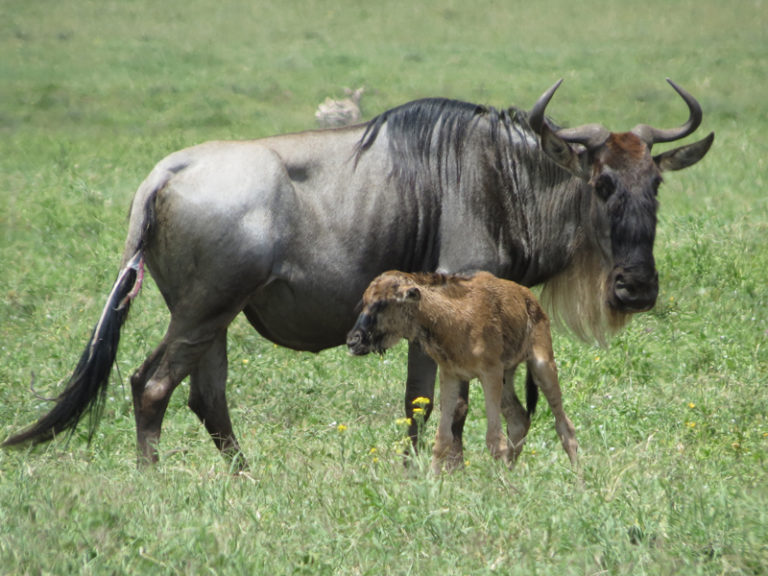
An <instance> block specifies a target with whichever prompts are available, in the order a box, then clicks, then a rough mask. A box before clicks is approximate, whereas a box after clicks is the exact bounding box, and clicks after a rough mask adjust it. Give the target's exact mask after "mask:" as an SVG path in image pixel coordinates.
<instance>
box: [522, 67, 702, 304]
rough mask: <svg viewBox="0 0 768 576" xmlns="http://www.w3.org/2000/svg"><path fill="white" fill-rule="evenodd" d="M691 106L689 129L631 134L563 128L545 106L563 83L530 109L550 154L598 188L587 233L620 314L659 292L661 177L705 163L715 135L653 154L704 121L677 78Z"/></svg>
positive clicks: (609, 295) (531, 120) (651, 301)
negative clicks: (655, 148)
mask: <svg viewBox="0 0 768 576" xmlns="http://www.w3.org/2000/svg"><path fill="white" fill-rule="evenodd" d="M667 81H668V82H669V83H670V85H671V86H672V88H674V89H675V90H676V91H677V93H678V94H679V95H680V96H681V97H682V98H683V100H684V101H685V103H686V104H687V105H688V109H689V118H688V120H687V121H686V122H685V124H683V125H682V126H680V127H678V128H673V129H658V128H653V127H651V126H648V125H646V124H640V125H638V126H636V127H635V128H633V129H632V130H631V131H630V132H624V133H614V132H610V131H609V130H607V129H606V128H604V127H603V126H601V125H599V124H588V125H585V126H579V127H575V128H567V129H558V128H556V127H554V126H553V125H552V124H551V123H550V122H549V121H548V120H547V119H545V117H544V110H545V109H546V107H547V104H548V103H549V101H550V99H551V98H552V96H553V95H554V93H555V90H557V88H558V86H560V83H561V82H562V80H560V81H559V82H557V83H556V84H555V85H554V86H552V88H550V89H549V90H548V91H547V92H545V93H544V94H543V95H542V96H541V98H539V100H538V101H537V102H536V104H535V105H534V107H533V109H532V110H531V111H530V113H529V117H528V119H529V124H530V126H531V128H532V129H533V130H534V132H536V133H537V134H538V135H539V137H540V138H541V147H542V150H543V152H544V153H545V154H546V155H547V156H548V157H549V158H550V159H551V160H553V161H554V162H555V163H556V164H558V165H559V166H561V167H563V168H565V169H566V170H568V171H569V172H570V173H571V174H573V175H574V176H576V177H578V178H580V179H581V180H583V181H584V182H586V183H587V184H588V185H589V186H590V187H591V189H592V191H593V194H592V201H591V207H590V210H591V214H590V219H591V226H592V230H591V231H588V234H591V235H592V239H593V241H594V243H595V244H597V246H598V247H599V249H600V251H601V253H602V256H603V261H604V266H605V267H606V268H607V270H606V272H607V274H606V286H605V296H604V298H605V301H606V303H607V304H608V306H609V307H610V308H611V309H613V310H614V311H615V312H618V313H622V314H631V313H634V312H642V311H645V310H649V309H650V308H652V307H653V306H654V304H655V303H656V297H657V296H658V291H659V282H658V273H657V271H656V267H655V262H654V258H653V243H654V238H655V236H656V211H657V207H658V201H657V198H656V195H657V191H658V188H659V185H660V184H661V182H662V177H661V174H662V172H665V171H670V170H681V169H683V168H687V167H688V166H691V165H693V164H695V163H696V162H698V161H699V160H701V159H702V158H703V157H704V155H705V154H706V153H707V151H708V150H709V147H710V146H711V144H712V141H713V139H714V133H711V134H709V135H708V136H707V137H706V138H704V139H703V140H700V141H698V142H695V143H693V144H689V145H686V146H681V147H679V148H675V149H673V150H668V151H666V152H663V153H661V154H658V155H655V156H654V155H652V154H651V149H652V147H653V145H654V144H656V143H661V142H672V141H674V140H679V139H681V138H684V137H685V136H688V135H689V134H691V133H692V132H694V131H695V130H696V128H698V126H699V124H700V123H701V118H702V111H701V106H700V105H699V103H698V102H697V101H696V100H695V99H694V98H693V96H691V95H690V94H689V93H688V92H686V91H685V90H683V89H682V88H680V87H679V86H678V85H677V84H675V83H674V82H672V81H671V80H669V79H668V80H667Z"/></svg>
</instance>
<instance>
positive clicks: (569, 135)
mask: <svg viewBox="0 0 768 576" xmlns="http://www.w3.org/2000/svg"><path fill="white" fill-rule="evenodd" d="M562 83H563V79H562V78H560V80H558V81H557V82H555V84H554V85H553V86H552V87H551V88H550V89H549V90H547V91H546V92H544V94H542V95H541V97H540V98H539V99H538V100H537V101H536V104H534V105H533V108H531V111H530V112H529V113H528V124H529V125H530V126H531V128H532V129H533V131H534V132H536V134H541V131H542V129H543V128H544V110H546V108H547V104H549V101H550V100H551V99H552V96H554V94H555V90H557V89H558V88H559V87H560V84H562ZM555 134H557V135H558V136H559V137H560V138H562V139H563V140H565V141H566V142H574V143H577V144H583V145H584V146H586V147H587V148H597V147H598V146H601V145H602V144H604V143H605V141H606V140H607V139H608V136H610V134H611V133H610V132H609V131H608V130H607V129H605V128H603V127H602V126H601V125H600V124H587V125H585V126H577V127H575V128H565V129H562V130H557V131H556V132H555Z"/></svg>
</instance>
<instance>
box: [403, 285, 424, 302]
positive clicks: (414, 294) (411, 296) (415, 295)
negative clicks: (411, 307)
mask: <svg viewBox="0 0 768 576" xmlns="http://www.w3.org/2000/svg"><path fill="white" fill-rule="evenodd" d="M399 300H400V302H418V301H419V300H421V292H420V291H419V289H418V288H417V287H416V286H411V287H410V288H408V289H407V290H405V291H403V292H400V298H399Z"/></svg>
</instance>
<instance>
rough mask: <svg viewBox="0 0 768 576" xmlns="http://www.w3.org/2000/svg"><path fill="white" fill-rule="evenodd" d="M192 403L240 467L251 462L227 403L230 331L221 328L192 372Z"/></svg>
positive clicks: (225, 452)
mask: <svg viewBox="0 0 768 576" xmlns="http://www.w3.org/2000/svg"><path fill="white" fill-rule="evenodd" d="M189 382H190V390H189V402H188V405H189V407H190V408H191V409H192V411H193V412H194V413H195V414H196V415H197V417H198V418H200V421H201V422H202V423H203V424H204V425H205V428H206V429H207V430H208V433H209V434H210V435H211V438H212V439H213V442H214V443H215V444H216V447H217V448H218V449H219V451H220V452H221V453H222V455H223V456H224V457H225V458H228V459H229V460H230V461H231V462H232V464H233V467H234V468H235V469H236V470H244V469H246V468H247V467H248V464H247V462H246V460H245V457H244V456H243V454H242V452H241V451H240V445H239V444H238V443H237V438H235V434H234V432H233V430H232V421H231V420H230V418H229V409H228V407H227V397H226V384H227V332H226V330H223V331H221V332H220V333H219V334H218V335H217V336H216V338H215V339H214V341H213V343H212V344H211V345H210V347H209V348H208V349H207V350H206V351H205V353H204V354H203V355H202V356H200V360H199V361H198V363H197V366H195V368H194V369H193V370H192V373H191V374H190V375H189Z"/></svg>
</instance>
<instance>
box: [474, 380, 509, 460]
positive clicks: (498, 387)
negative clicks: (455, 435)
mask: <svg viewBox="0 0 768 576" xmlns="http://www.w3.org/2000/svg"><path fill="white" fill-rule="evenodd" d="M480 382H481V384H482V385H483V396H484V397H485V417H486V422H487V425H486V426H487V427H486V431H485V445H486V446H488V450H490V452H491V456H493V457H494V458H501V457H502V456H506V453H507V437H506V436H505V435H504V432H503V431H502V427H501V397H502V391H503V389H504V373H503V371H502V370H501V368H500V369H499V370H498V372H493V373H490V374H484V375H483V377H482V378H480Z"/></svg>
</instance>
